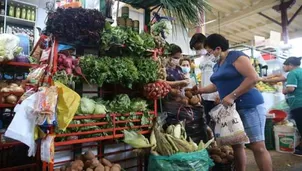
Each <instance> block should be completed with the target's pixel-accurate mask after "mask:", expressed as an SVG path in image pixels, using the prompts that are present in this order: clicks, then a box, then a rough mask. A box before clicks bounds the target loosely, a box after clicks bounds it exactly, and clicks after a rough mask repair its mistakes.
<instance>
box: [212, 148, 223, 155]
mask: <svg viewBox="0 0 302 171" xmlns="http://www.w3.org/2000/svg"><path fill="white" fill-rule="evenodd" d="M211 152H212V154H219V153H220V152H221V150H220V149H219V148H212V149H211Z"/></svg>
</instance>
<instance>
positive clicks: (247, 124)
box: [194, 34, 272, 171]
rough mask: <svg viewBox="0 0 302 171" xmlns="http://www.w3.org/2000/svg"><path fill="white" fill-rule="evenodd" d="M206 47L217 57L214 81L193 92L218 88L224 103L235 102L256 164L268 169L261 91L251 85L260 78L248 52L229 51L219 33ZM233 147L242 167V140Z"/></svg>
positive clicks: (236, 160)
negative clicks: (246, 53)
mask: <svg viewBox="0 0 302 171" xmlns="http://www.w3.org/2000/svg"><path fill="white" fill-rule="evenodd" d="M205 48H206V49H207V51H208V54H209V55H214V56H215V57H216V59H217V63H216V64H215V66H214V68H213V70H214V73H213V75H212V76H211V82H212V83H213V84H211V85H209V86H206V87H202V88H197V87H194V90H195V92H196V93H199V94H206V93H212V92H215V91H218V93H219V96H220V99H222V100H221V103H222V104H223V105H225V106H231V105H233V104H234V103H236V107H237V111H238V113H239V115H240V117H241V120H242V122H243V125H244V129H245V132H246V134H247V136H248V137H249V139H250V144H249V147H250V149H251V150H252V151H253V153H254V157H255V160H256V163H257V165H258V168H259V169H260V170H261V171H271V170H272V162H271V157H270V154H269V152H268V151H267V149H266V147H265V143H264V126H265V119H266V118H265V114H266V109H265V107H264V106H263V103H264V101H263V97H262V95H261V94H260V92H259V91H258V90H257V89H255V88H254V87H255V84H256V83H257V81H258V79H259V77H258V74H257V73H256V71H255V69H254V67H253V66H252V64H251V62H250V60H249V58H248V56H247V55H245V54H244V53H243V52H241V51H229V50H228V49H229V43H228V40H226V39H225V38H224V37H223V36H221V35H219V34H212V35H210V36H208V37H207V39H206V42H205ZM232 147H233V150H234V157H235V166H236V170H238V171H245V170H246V168H245V167H246V154H245V150H244V144H238V145H234V146H232Z"/></svg>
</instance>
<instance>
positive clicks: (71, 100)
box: [55, 82, 81, 130]
mask: <svg viewBox="0 0 302 171" xmlns="http://www.w3.org/2000/svg"><path fill="white" fill-rule="evenodd" d="M55 86H56V87H57V88H58V105H57V113H58V114H57V117H58V127H59V129H60V130H65V129H66V128H67V126H68V125H69V123H70V122H71V120H72V119H73V117H74V115H75V113H76V111H77V109H78V107H79V105H80V100H81V97H80V95H79V94H77V93H76V92H75V91H73V90H71V89H70V88H68V87H66V86H65V85H64V84H62V83H59V82H55Z"/></svg>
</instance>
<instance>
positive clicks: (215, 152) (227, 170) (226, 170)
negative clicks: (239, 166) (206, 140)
mask: <svg viewBox="0 0 302 171" xmlns="http://www.w3.org/2000/svg"><path fill="white" fill-rule="evenodd" d="M207 150H208V152H209V155H210V157H211V159H212V160H213V161H214V163H215V166H214V167H213V168H212V171H232V170H234V151H233V149H232V147H230V146H220V147H219V146H217V144H216V142H214V143H212V144H211V145H210V146H209V147H208V149H207Z"/></svg>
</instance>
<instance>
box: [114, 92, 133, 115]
mask: <svg viewBox="0 0 302 171" xmlns="http://www.w3.org/2000/svg"><path fill="white" fill-rule="evenodd" d="M130 106H131V100H130V98H129V96H128V95H127V94H120V95H117V96H116V97H115V98H114V99H113V100H112V101H111V102H110V104H109V110H110V111H111V112H116V113H127V112H130V110H131V108H130Z"/></svg>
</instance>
